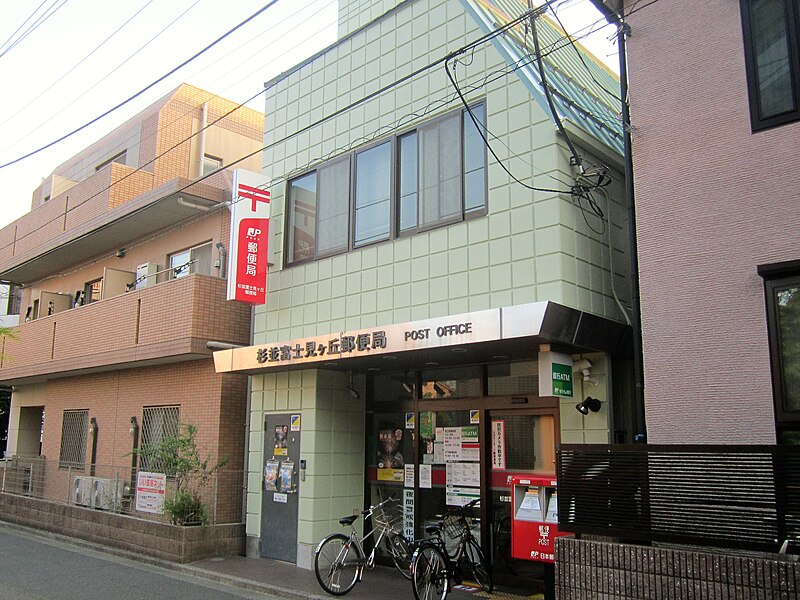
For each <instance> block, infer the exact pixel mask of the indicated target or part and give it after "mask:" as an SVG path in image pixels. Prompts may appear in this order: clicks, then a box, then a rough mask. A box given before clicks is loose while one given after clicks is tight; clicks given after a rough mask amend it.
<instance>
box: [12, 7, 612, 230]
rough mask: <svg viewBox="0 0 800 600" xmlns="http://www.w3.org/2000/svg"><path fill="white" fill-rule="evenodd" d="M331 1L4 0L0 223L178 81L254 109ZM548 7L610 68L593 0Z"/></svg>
mask: <svg viewBox="0 0 800 600" xmlns="http://www.w3.org/2000/svg"><path fill="white" fill-rule="evenodd" d="M223 6H224V8H225V10H224V11H223V10H220V7H223ZM265 6H269V7H268V8H266V9H265V10H263V11H262V12H260V13H259V14H258V15H256V16H253V15H255V14H256V13H258V12H259V11H260V10H261V9H262V8H264V7H265ZM337 6H338V2H337V0H271V1H268V0H229V1H228V2H225V3H220V2H218V1H217V0H127V1H123V2H119V1H118V2H108V0H32V1H25V0H20V1H18V2H4V3H3V5H2V7H0V44H2V45H0V80H2V81H3V84H4V85H3V88H4V91H3V93H2V94H0V165H7V166H0V227H4V226H6V225H8V224H9V223H10V222H12V221H14V220H15V219H17V218H19V217H21V216H22V215H23V214H25V213H26V212H28V211H29V210H30V203H31V195H32V193H33V191H34V190H35V189H36V188H37V187H38V186H39V184H40V183H41V181H42V179H44V178H45V177H47V176H48V175H49V174H50V173H52V171H53V170H54V169H55V168H56V167H57V166H58V165H60V164H61V163H63V162H65V161H66V160H67V159H69V158H70V157H72V156H74V155H75V154H77V153H79V152H80V151H81V150H83V149H84V148H86V147H87V146H89V145H90V144H92V143H93V142H94V141H96V140H98V139H99V138H101V137H103V136H104V135H105V134H107V133H109V132H110V131H112V130H113V129H114V128H115V127H117V126H118V125H120V124H122V123H124V122H125V121H126V120H127V119H129V118H130V117H132V116H134V115H135V114H137V113H138V112H140V111H142V110H143V109H144V108H146V107H147V106H149V105H150V104H152V103H153V102H155V101H156V100H158V99H159V98H161V97H163V96H165V95H166V94H168V93H169V92H170V91H171V90H173V89H174V88H176V87H178V85H180V84H181V83H183V82H186V83H190V84H192V85H194V86H196V87H199V88H202V89H204V90H207V91H209V92H212V93H214V94H218V95H220V96H223V97H225V98H228V99H229V100H233V101H235V102H239V103H244V102H247V101H248V100H250V99H251V98H254V97H255V98H254V99H253V100H250V101H249V102H247V105H248V106H250V107H251V108H254V109H256V110H259V111H262V110H263V109H264V106H263V95H259V92H261V91H262V90H263V89H264V82H265V81H268V80H270V79H271V78H273V77H274V76H276V75H278V74H279V73H281V72H282V71H285V70H286V69H288V68H289V67H291V66H293V65H295V64H297V63H298V62H300V61H302V60H303V59H304V58H306V57H308V56H310V55H312V54H314V53H315V52H317V51H319V50H321V49H323V48H325V47H326V46H328V45H330V44H331V43H333V42H334V41H335V38H336V19H337V15H338V11H337ZM555 6H556V10H557V13H558V15H559V17H560V18H561V20H562V22H563V23H564V26H565V27H566V29H567V31H569V32H570V33H573V34H574V35H575V36H576V37H580V38H582V39H581V41H582V43H583V44H584V45H585V46H586V47H587V48H589V50H590V51H592V52H594V53H595V55H596V56H597V57H598V58H599V59H600V60H603V61H606V62H607V64H608V65H609V67H610V68H611V69H613V70H617V57H616V47H615V46H614V45H613V44H612V43H611V42H610V41H609V37H613V36H614V29H613V28H612V27H610V26H605V27H603V28H600V27H599V26H597V25H595V26H594V27H592V26H593V25H594V24H597V23H598V21H600V19H601V18H600V15H599V13H598V12H597V10H596V9H595V8H594V7H593V6H592V5H591V4H590V2H589V0H562V1H561V2H557V3H556V4H555ZM251 17H252V19H251ZM248 19H250V20H248ZM245 21H247V22H246V23H245V24H244V25H242V26H241V27H240V28H238V29H237V30H236V31H235V32H234V33H232V34H231V35H229V36H227V37H226V38H225V39H224V40H222V41H220V42H218V43H216V44H214V45H213V47H212V48H210V49H208V50H206V51H205V52H202V51H203V50H204V49H205V48H206V47H207V46H209V45H212V44H213V43H214V42H215V41H216V40H217V39H218V38H220V37H222V36H223V35H225V34H226V33H228V32H229V31H230V30H231V29H233V28H234V27H236V26H237V25H239V24H240V23H243V22H245ZM600 25H602V23H600ZM592 30H597V31H595V32H594V33H592V34H591V35H590V36H589V37H588V38H583V37H582V36H584V35H585V34H587V33H588V32H590V31H592ZM201 52H202V53H201ZM198 53H201V54H200V56H199V57H197V58H195V59H194V60H191V61H190V62H188V64H187V65H186V66H184V67H182V68H180V69H177V70H176V72H175V73H173V74H171V75H168V74H169V73H170V72H171V71H173V70H175V69H176V68H177V67H179V66H180V65H182V64H183V63H184V62H186V61H189V60H190V59H191V58H192V57H193V56H194V55H196V54H198ZM162 78H163V79H162ZM145 88H148V89H146V90H145ZM142 90H145V91H142ZM140 92H141V93H140ZM128 100H130V101H128ZM120 104H122V106H121V107H120V108H118V109H116V110H113V111H112V109H113V108H114V107H116V106H117V105H120ZM109 111H111V112H110V113H109V114H108V115H106V116H102V115H104V114H105V113H107V112H109ZM95 120H96V121H95ZM93 121H95V122H93ZM90 123H91V124H90ZM75 130H79V131H77V132H76V133H73V132H74V131H75ZM70 134H71V135H70ZM62 137H66V139H64V140H63V141H58V142H57V143H54V142H56V141H57V140H59V139H60V138H62ZM50 144H52V145H51V146H50ZM46 146H50V147H48V148H46V149H43V150H41V151H40V152H37V150H39V149H42V148H44V147H46ZM28 154H32V155H31V156H29V157H27V158H23V157H25V156H26V155H28Z"/></svg>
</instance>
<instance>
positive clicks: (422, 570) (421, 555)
mask: <svg viewBox="0 0 800 600" xmlns="http://www.w3.org/2000/svg"><path fill="white" fill-rule="evenodd" d="M411 588H412V589H413V590H414V598H416V600H436V599H437V598H438V599H439V600H444V599H445V598H446V597H447V593H448V592H449V591H450V579H449V577H448V574H447V559H446V558H445V557H444V554H442V551H441V550H439V549H438V548H437V547H436V546H434V545H432V544H426V545H424V546H421V547H419V548H417V549H416V550H415V551H414V556H413V558H412V559H411Z"/></svg>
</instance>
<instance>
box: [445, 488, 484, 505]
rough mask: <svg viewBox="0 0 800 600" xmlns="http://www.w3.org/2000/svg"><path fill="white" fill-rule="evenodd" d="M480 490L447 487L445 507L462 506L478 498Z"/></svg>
mask: <svg viewBox="0 0 800 600" xmlns="http://www.w3.org/2000/svg"><path fill="white" fill-rule="evenodd" d="M480 494H481V490H480V488H462V487H449V486H448V487H447V500H446V502H447V506H464V505H465V504H468V503H469V502H471V501H472V500H475V499H476V498H480Z"/></svg>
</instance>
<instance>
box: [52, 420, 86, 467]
mask: <svg viewBox="0 0 800 600" xmlns="http://www.w3.org/2000/svg"><path fill="white" fill-rule="evenodd" d="M88 433H89V411H88V410H65V411H64V420H63V421H62V423H61V452H60V453H59V457H58V466H59V467H73V468H77V469H83V468H84V467H85V466H86V436H87V435H88Z"/></svg>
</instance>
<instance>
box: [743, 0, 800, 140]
mask: <svg viewBox="0 0 800 600" xmlns="http://www.w3.org/2000/svg"><path fill="white" fill-rule="evenodd" d="M751 1H752V0H739V7H740V11H741V17H742V35H743V41H744V62H745V72H746V75H747V94H748V99H749V105H750V128H751V130H752V132H753V133H755V132H757V131H762V130H764V129H769V128H772V127H777V126H779V125H785V124H786V123H792V122H794V121H797V120H800V35H798V29H800V7H798V6H797V0H780V1H781V2H782V3H783V6H784V9H785V12H784V14H785V15H786V17H787V18H786V28H787V43H788V47H789V69H790V74H791V76H792V80H793V81H792V82H793V86H792V90H791V92H792V96H793V97H794V109H793V110H790V111H787V112H783V113H780V114H777V115H773V116H770V117H762V116H761V112H760V109H761V93H760V90H759V86H758V66H757V64H756V52H755V40H754V36H753V18H752V17H753V16H752V13H751V11H750V3H751Z"/></svg>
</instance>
